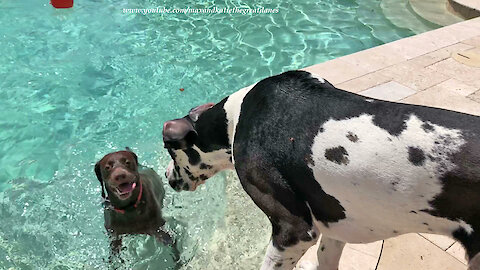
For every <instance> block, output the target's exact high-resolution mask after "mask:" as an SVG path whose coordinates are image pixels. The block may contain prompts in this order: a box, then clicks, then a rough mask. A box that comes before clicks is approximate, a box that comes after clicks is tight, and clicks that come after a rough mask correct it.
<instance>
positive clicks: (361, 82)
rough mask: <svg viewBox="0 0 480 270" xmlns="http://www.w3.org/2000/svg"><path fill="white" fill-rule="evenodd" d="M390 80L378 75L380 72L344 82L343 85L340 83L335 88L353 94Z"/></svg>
mask: <svg viewBox="0 0 480 270" xmlns="http://www.w3.org/2000/svg"><path fill="white" fill-rule="evenodd" d="M391 80H392V79H391V78H390V77H386V76H384V75H382V74H380V72H372V73H369V74H367V75H365V76H362V77H359V78H355V79H353V80H350V81H346V82H344V83H340V84H338V85H337V86H336V87H338V88H340V89H343V90H347V91H350V92H353V93H357V92H360V91H362V90H365V89H368V88H372V87H374V86H377V85H379V84H383V83H386V82H388V81H391Z"/></svg>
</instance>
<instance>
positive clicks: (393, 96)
mask: <svg viewBox="0 0 480 270" xmlns="http://www.w3.org/2000/svg"><path fill="white" fill-rule="evenodd" d="M415 93H416V92H415V90H413V89H411V88H408V87H406V86H404V85H401V84H399V83H397V82H388V83H384V84H381V85H378V86H375V87H372V88H370V89H367V90H365V91H362V92H360V93H359V94H360V95H363V96H366V97H371V98H377V99H383V100H388V101H399V100H401V99H403V98H406V97H408V96H411V95H413V94H415Z"/></svg>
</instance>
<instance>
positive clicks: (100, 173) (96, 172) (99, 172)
mask: <svg viewBox="0 0 480 270" xmlns="http://www.w3.org/2000/svg"><path fill="white" fill-rule="evenodd" d="M95 174H96V175H97V179H98V181H100V186H102V198H104V199H105V189H104V187H103V178H102V172H101V171H100V163H99V162H97V164H95Z"/></svg>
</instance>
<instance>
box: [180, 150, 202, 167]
mask: <svg viewBox="0 0 480 270" xmlns="http://www.w3.org/2000/svg"><path fill="white" fill-rule="evenodd" d="M183 152H184V153H185V154H186V155H187V157H188V162H189V163H190V164H192V165H197V164H198V163H200V161H201V159H200V154H199V153H198V152H197V151H196V150H195V149H193V148H187V149H184V150H183Z"/></svg>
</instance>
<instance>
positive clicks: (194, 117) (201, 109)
mask: <svg viewBox="0 0 480 270" xmlns="http://www.w3.org/2000/svg"><path fill="white" fill-rule="evenodd" d="M214 105H215V103H207V104H203V105H200V106H197V107H195V108H193V109H191V110H190V112H189V113H188V117H190V119H192V121H193V122H197V120H198V117H200V115H201V114H202V113H204V112H205V111H206V110H208V109H210V108H212V107H213V106H214Z"/></svg>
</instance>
